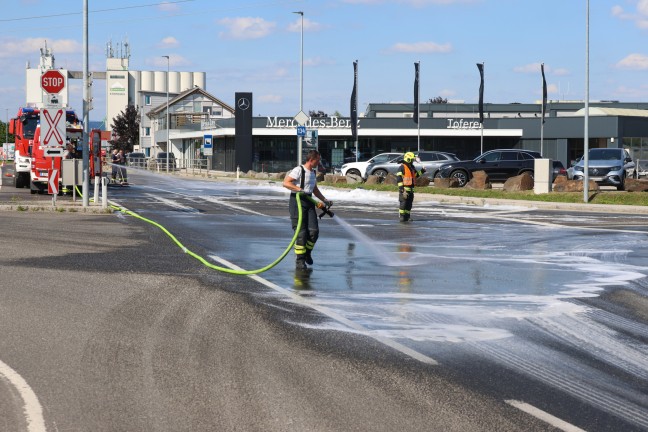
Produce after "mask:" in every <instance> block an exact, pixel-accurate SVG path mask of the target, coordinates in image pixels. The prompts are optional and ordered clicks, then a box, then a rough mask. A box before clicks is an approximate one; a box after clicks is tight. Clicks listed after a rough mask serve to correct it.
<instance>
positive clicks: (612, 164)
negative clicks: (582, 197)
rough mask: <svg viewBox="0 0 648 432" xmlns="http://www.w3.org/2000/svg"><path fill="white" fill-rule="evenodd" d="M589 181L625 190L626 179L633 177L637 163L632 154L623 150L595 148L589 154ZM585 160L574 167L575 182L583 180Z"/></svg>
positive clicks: (581, 160) (582, 159)
mask: <svg viewBox="0 0 648 432" xmlns="http://www.w3.org/2000/svg"><path fill="white" fill-rule="evenodd" d="M588 156H589V163H588V168H589V179H590V180H592V181H595V182H596V183H598V184H600V185H607V186H616V188H617V190H623V188H624V186H625V179H626V177H632V174H633V172H634V169H635V163H634V162H633V161H632V158H631V157H630V153H628V151H627V150H625V149H622V148H593V149H590V151H589V152H588ZM584 164H585V158H581V159H580V160H579V161H578V162H577V163H576V165H574V176H573V179H574V180H582V179H583V178H584V177H585V172H584Z"/></svg>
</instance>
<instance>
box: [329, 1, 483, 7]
mask: <svg viewBox="0 0 648 432" xmlns="http://www.w3.org/2000/svg"><path fill="white" fill-rule="evenodd" d="M342 1H343V2H344V3H351V4H368V5H371V4H381V3H397V4H409V5H411V6H416V7H423V6H428V5H452V4H459V3H475V2H478V1H481V0H342Z"/></svg>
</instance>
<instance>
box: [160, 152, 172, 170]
mask: <svg viewBox="0 0 648 432" xmlns="http://www.w3.org/2000/svg"><path fill="white" fill-rule="evenodd" d="M167 155H168V156H167ZM167 157H168V161H169V169H175V168H176V159H175V155H174V154H173V153H168V154H167V153H164V152H162V153H158V154H157V156H156V157H155V163H156V165H157V167H158V168H159V169H166V168H167Z"/></svg>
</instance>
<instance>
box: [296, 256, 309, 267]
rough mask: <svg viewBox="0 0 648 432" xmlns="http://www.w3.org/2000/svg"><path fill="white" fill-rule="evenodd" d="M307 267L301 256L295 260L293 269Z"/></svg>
mask: <svg viewBox="0 0 648 432" xmlns="http://www.w3.org/2000/svg"><path fill="white" fill-rule="evenodd" d="M306 269H308V266H307V265H306V261H305V260H304V259H303V258H297V261H295V270H306Z"/></svg>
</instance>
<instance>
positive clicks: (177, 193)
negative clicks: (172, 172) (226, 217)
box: [141, 186, 267, 216]
mask: <svg viewBox="0 0 648 432" xmlns="http://www.w3.org/2000/svg"><path fill="white" fill-rule="evenodd" d="M141 187H143V188H147V189H154V190H159V191H161V192H166V193H170V194H174V195H180V196H181V197H185V198H190V199H202V200H204V201H208V202H212V203H215V204H219V205H222V206H224V207H229V208H232V209H236V210H239V211H242V212H245V213H250V214H254V215H258V216H267V215H266V214H263V213H259V212H257V211H254V210H250V209H247V208H245V207H242V206H239V205H236V204H232V203H228V202H226V201H223V200H221V199H218V198H214V197H211V196H207V195H201V196H196V195H189V194H183V193H180V192H174V191H171V190H167V189H161V188H156V187H152V186H141Z"/></svg>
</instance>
